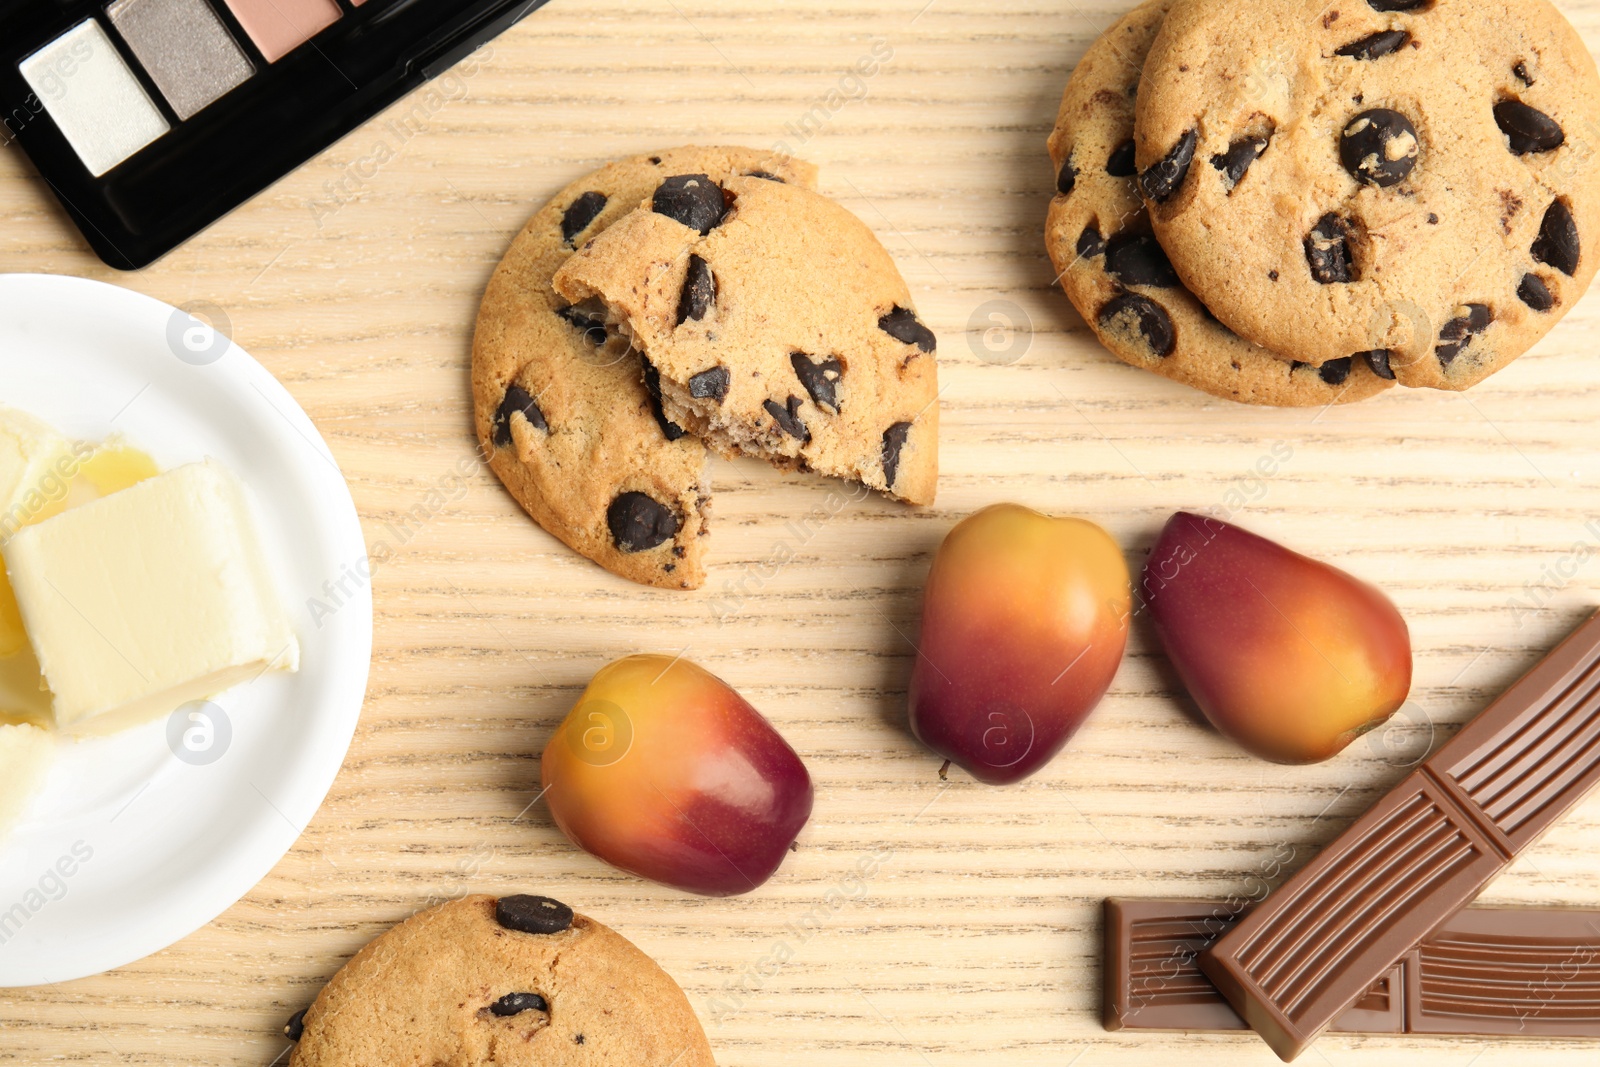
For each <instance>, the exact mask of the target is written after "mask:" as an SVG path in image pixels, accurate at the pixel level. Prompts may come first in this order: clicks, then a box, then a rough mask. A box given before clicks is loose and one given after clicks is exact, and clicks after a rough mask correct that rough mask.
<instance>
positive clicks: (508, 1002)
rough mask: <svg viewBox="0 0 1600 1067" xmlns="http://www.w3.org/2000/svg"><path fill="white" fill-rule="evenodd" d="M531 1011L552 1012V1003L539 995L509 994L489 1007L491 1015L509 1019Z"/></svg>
mask: <svg viewBox="0 0 1600 1067" xmlns="http://www.w3.org/2000/svg"><path fill="white" fill-rule="evenodd" d="M529 1011H542V1012H546V1013H548V1012H549V1011H550V1003H549V1002H548V1001H547V1000H545V999H544V998H543V997H541V996H540V995H539V994H537V993H507V994H506V995H505V996H503V997H501V998H500V999H499V1000H497V1001H495V1002H494V1003H493V1004H491V1005H489V1014H491V1015H498V1016H499V1017H500V1018H502V1019H509V1018H511V1017H512V1016H513V1015H521V1014H523V1013H524V1012H529Z"/></svg>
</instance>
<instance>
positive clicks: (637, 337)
mask: <svg viewBox="0 0 1600 1067" xmlns="http://www.w3.org/2000/svg"><path fill="white" fill-rule="evenodd" d="M637 206H638V210H636V211H635V212H633V214H631V215H629V216H628V217H626V218H624V219H622V220H621V221H619V222H617V223H615V224H614V225H612V226H611V228H610V229H608V230H607V231H606V232H605V233H603V234H600V235H599V236H598V237H595V238H593V239H591V240H590V241H588V242H587V243H586V244H585V245H584V246H583V247H582V248H581V249H579V250H578V251H577V252H576V253H575V254H574V255H573V257H572V258H571V259H570V260H569V261H568V262H567V263H566V264H565V265H564V266H563V267H562V268H561V269H560V270H559V271H558V272H557V273H556V277H555V287H556V291H557V292H559V293H560V294H561V295H562V296H563V297H564V298H565V299H567V300H570V301H572V302H574V303H575V304H578V305H579V306H585V307H589V306H592V307H593V311H592V313H593V314H596V315H605V316H606V317H607V318H608V320H609V321H611V322H613V323H614V324H615V325H616V326H617V327H618V328H619V329H620V330H621V331H622V332H623V333H624V334H625V335H626V336H628V337H630V338H631V339H632V341H633V343H634V345H635V346H636V347H637V348H638V349H639V350H640V352H641V353H642V354H643V356H644V358H645V362H646V374H647V378H648V384H649V385H650V387H651V388H652V389H653V390H654V391H655V392H656V393H657V395H658V396H659V397H660V399H661V402H662V405H663V410H664V413H665V417H666V419H667V421H668V422H669V423H671V424H673V425H676V426H682V427H683V428H685V429H686V430H687V431H688V432H689V433H690V434H692V435H696V436H699V437H702V438H703V439H704V440H705V441H706V442H707V443H708V444H710V445H711V446H712V447H714V448H717V449H719V450H720V451H722V452H723V453H725V454H728V455H736V454H744V455H751V456H758V457H760V458H763V459H766V460H768V461H771V462H775V463H777V464H779V465H780V466H786V467H793V468H797V469H803V470H812V471H816V472H818V473H821V474H828V475H833V476H837V477H841V478H849V479H854V480H856V481H860V482H863V483H865V484H866V485H868V486H870V487H872V488H873V489H877V490H880V491H882V492H884V493H887V494H889V495H891V496H893V497H895V498H897V499H899V500H903V501H905V502H907V503H912V504H928V503H931V502H932V501H933V498H934V493H935V491H936V488H937V483H938V477H939V448H938V440H939V408H938V394H939V385H938V367H937V360H936V358H935V355H934V350H935V348H936V342H935V339H934V335H933V333H932V331H930V330H929V329H928V328H927V327H926V326H924V325H923V324H922V323H921V322H920V321H919V320H918V318H917V315H916V312H915V310H914V309H913V306H912V302H911V294H910V291H909V290H908V289H907V288H906V284H905V282H904V280H903V279H902V278H901V277H900V272H899V271H898V270H897V269H896V267H895V264H894V261H893V259H891V258H890V256H889V253H888V252H887V251H886V250H885V249H884V247H883V245H882V244H880V243H879V242H878V239H877V238H876V237H875V236H874V235H873V233H872V231H871V230H870V229H868V228H867V227H866V226H865V225H864V224H863V223H862V222H861V221H860V220H859V219H857V218H856V217H855V216H854V215H852V214H851V213H850V212H848V211H846V210H845V209H844V208H843V207H841V206H839V205H838V204H836V203H834V202H833V201H832V200H829V199H828V198H826V197H824V196H821V195H820V194H818V193H815V192H813V191H811V190H810V189H807V188H803V187H801V186H799V185H797V184H784V183H782V182H776V181H772V180H770V179H769V178H766V177H762V176H759V175H758V176H738V177H733V178H720V177H718V176H716V175H712V174H708V173H706V172H704V171H703V170H701V171H693V170H682V171H677V172H674V173H671V174H669V175H667V176H666V177H665V180H664V181H662V182H661V184H660V185H659V186H657V187H656V188H655V189H654V190H652V191H651V192H650V193H649V194H648V195H647V196H645V197H643V198H641V201H640V203H639V204H638V205H637Z"/></svg>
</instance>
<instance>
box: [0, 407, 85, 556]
mask: <svg viewBox="0 0 1600 1067" xmlns="http://www.w3.org/2000/svg"><path fill="white" fill-rule="evenodd" d="M75 463H76V457H75V456H74V454H73V448H72V445H71V443H70V442H69V441H68V440H67V439H66V438H65V437H62V436H61V435H60V434H59V433H56V431H55V430H53V429H52V428H51V427H49V426H47V425H46V424H45V423H43V422H41V421H39V420H38V419H36V418H34V417H33V416H32V415H28V414H25V413H23V412H21V411H16V410H12V409H9V408H0V540H4V539H5V538H7V537H10V536H11V535H12V534H13V533H16V532H17V531H18V530H20V529H21V528H22V527H24V526H26V525H28V523H30V522H33V521H35V520H36V519H38V518H40V517H42V513H43V512H44V511H46V509H48V508H50V507H52V506H53V505H58V504H59V503H60V502H61V501H62V500H63V499H65V497H66V495H67V483H68V482H69V481H70V480H71V478H72V473H73V468H74V466H75Z"/></svg>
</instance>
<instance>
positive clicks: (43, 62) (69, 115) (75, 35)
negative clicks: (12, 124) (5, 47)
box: [19, 20, 171, 178]
mask: <svg viewBox="0 0 1600 1067" xmlns="http://www.w3.org/2000/svg"><path fill="white" fill-rule="evenodd" d="M19 69H20V70H21V72H22V77H23V78H24V79H25V80H26V81H27V83H28V85H29V86H31V87H32V89H33V91H34V92H35V93H36V94H37V95H38V97H39V101H40V103H42V104H44V109H45V110H46V111H48V112H49V113H50V117H51V118H52V119H54V120H55V124H56V126H57V128H59V129H60V130H61V133H62V135H63V136H64V137H66V139H67V143H68V144H70V145H72V148H73V151H75V152H77V153H78V158H79V159H81V160H83V165H84V166H86V167H88V168H89V173H91V174H93V175H94V176H95V177H97V178H98V177H99V176H100V175H102V174H104V173H106V171H108V170H110V169H111V168H113V167H115V166H116V165H117V164H118V163H121V162H122V161H123V160H125V159H127V158H128V157H129V156H131V155H133V154H134V153H135V152H137V151H139V149H141V148H143V147H145V146H146V145H148V144H150V143H151V142H152V141H154V140H155V139H156V138H158V137H160V136H161V135H162V134H164V133H166V132H167V131H168V130H169V129H170V128H171V127H170V126H168V125H167V120H166V119H165V118H163V117H162V115H161V112H160V111H159V110H158V109H157V108H156V105H155V103H154V102H153V101H151V99H150V95H149V94H148V93H146V92H145V91H144V87H143V86H142V85H140V84H139V80H138V79H137V78H135V77H134V75H133V71H131V70H129V69H128V64H127V63H125V62H123V59H122V56H121V55H120V54H118V52H117V49H116V46H115V45H113V44H112V43H111V38H110V37H107V36H106V31H105V30H103V29H101V28H100V24H99V23H98V22H95V21H93V20H90V21H88V22H83V23H79V24H78V25H77V26H74V27H73V28H72V29H70V30H68V31H67V32H66V33H64V34H62V35H61V36H60V37H58V38H56V39H55V40H54V41H52V42H51V43H50V44H48V45H46V46H45V47H43V48H41V49H40V50H39V51H37V52H35V53H33V55H31V56H29V57H28V58H26V59H24V60H23V61H22V63H21V64H20V67H19Z"/></svg>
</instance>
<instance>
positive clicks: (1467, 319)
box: [1434, 304, 1494, 367]
mask: <svg viewBox="0 0 1600 1067" xmlns="http://www.w3.org/2000/svg"><path fill="white" fill-rule="evenodd" d="M1493 322H1494V312H1493V311H1491V310H1489V307H1488V305H1486V304H1468V305H1466V306H1465V307H1463V308H1462V309H1461V314H1459V315H1458V316H1456V317H1455V318H1453V319H1451V320H1450V321H1449V322H1447V323H1445V324H1444V328H1443V329H1442V330H1440V331H1439V344H1438V346H1437V347H1436V348H1435V349H1434V354H1435V355H1437V356H1438V357H1439V362H1440V363H1442V364H1443V365H1444V366H1445V367H1449V366H1450V364H1452V363H1454V362H1455V361H1456V359H1457V357H1459V356H1460V355H1461V353H1462V352H1464V351H1466V348H1467V346H1468V345H1470V344H1471V343H1472V339H1473V338H1474V337H1477V336H1478V335H1479V334H1481V333H1483V332H1484V331H1485V330H1487V329H1488V328H1489V326H1490V324H1491V323H1493Z"/></svg>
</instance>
